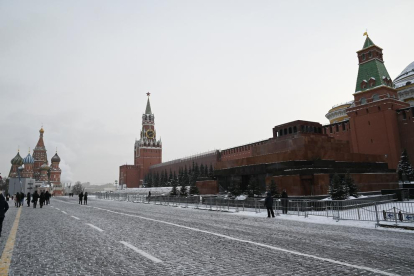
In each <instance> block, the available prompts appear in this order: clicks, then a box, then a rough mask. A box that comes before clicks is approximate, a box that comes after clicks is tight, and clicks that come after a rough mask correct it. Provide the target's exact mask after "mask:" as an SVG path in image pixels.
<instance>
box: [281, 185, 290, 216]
mask: <svg viewBox="0 0 414 276" xmlns="http://www.w3.org/2000/svg"><path fill="white" fill-rule="evenodd" d="M280 197H281V198H282V210H283V214H287V212H288V204H289V199H288V194H287V193H286V190H283V192H282V195H281V196H280Z"/></svg>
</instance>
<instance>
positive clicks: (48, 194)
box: [45, 191, 51, 205]
mask: <svg viewBox="0 0 414 276" xmlns="http://www.w3.org/2000/svg"><path fill="white" fill-rule="evenodd" d="M50 197H51V195H50V193H49V191H46V193H45V200H46V205H49V204H50Z"/></svg>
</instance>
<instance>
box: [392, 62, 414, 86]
mask: <svg viewBox="0 0 414 276" xmlns="http://www.w3.org/2000/svg"><path fill="white" fill-rule="evenodd" d="M413 83H414V61H413V62H411V63H410V64H409V65H408V66H407V67H406V68H405V69H404V70H403V71H402V72H401V74H399V75H398V77H396V78H395V80H394V84H395V87H396V88H399V87H402V86H406V85H410V84H413Z"/></svg>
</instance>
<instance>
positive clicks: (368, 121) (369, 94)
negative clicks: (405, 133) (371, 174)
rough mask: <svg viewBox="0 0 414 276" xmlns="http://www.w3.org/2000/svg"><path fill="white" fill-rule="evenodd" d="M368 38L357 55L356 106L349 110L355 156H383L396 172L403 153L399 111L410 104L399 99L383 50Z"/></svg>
mask: <svg viewBox="0 0 414 276" xmlns="http://www.w3.org/2000/svg"><path fill="white" fill-rule="evenodd" d="M365 35H366V36H367V38H366V40H365V43H364V46H363V48H362V50H359V51H358V52H357V55H358V61H359V70H358V77H357V83H356V88H355V93H354V103H353V104H352V105H351V106H350V107H349V108H348V109H346V114H347V115H348V116H349V120H350V129H351V147H352V151H353V152H355V153H366V154H378V155H383V156H384V157H385V158H386V160H387V162H388V164H389V167H390V168H393V169H395V168H396V166H397V164H398V160H399V157H400V154H401V144H400V136H399V129H398V121H397V112H396V110H398V109H401V108H405V107H408V106H409V104H407V103H404V102H402V101H400V100H398V95H397V90H396V89H395V88H394V85H393V82H392V80H391V78H390V76H389V74H388V72H387V69H386V68H385V65H384V60H383V54H382V49H381V48H380V47H378V46H377V45H375V44H374V42H373V41H372V40H371V39H370V38H369V37H368V34H367V33H366V34H365Z"/></svg>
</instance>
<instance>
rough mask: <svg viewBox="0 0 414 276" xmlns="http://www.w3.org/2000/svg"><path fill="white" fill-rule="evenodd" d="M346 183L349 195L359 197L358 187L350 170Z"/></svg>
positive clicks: (346, 176)
mask: <svg viewBox="0 0 414 276" xmlns="http://www.w3.org/2000/svg"><path fill="white" fill-rule="evenodd" d="M344 184H345V186H346V188H347V191H348V196H353V197H358V187H357V185H356V184H355V181H354V179H353V178H352V177H351V175H350V174H349V172H347V173H346V175H345V178H344Z"/></svg>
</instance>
